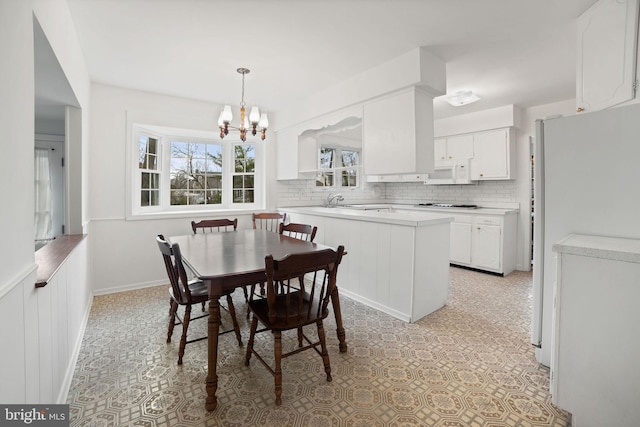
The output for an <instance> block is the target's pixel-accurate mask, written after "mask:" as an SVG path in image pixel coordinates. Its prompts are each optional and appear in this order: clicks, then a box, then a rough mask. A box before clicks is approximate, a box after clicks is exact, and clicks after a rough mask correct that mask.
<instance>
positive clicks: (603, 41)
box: [576, 0, 638, 112]
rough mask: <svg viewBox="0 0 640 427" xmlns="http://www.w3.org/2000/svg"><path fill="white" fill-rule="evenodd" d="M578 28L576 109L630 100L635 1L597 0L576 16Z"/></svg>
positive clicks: (636, 19)
mask: <svg viewBox="0 0 640 427" xmlns="http://www.w3.org/2000/svg"><path fill="white" fill-rule="evenodd" d="M577 30H578V34H577V48H578V51H577V55H576V60H577V76H576V104H577V109H578V111H579V112H580V111H593V110H599V109H603V108H607V107H611V106H612V105H616V104H620V103H622V102H625V101H628V100H630V99H633V98H634V97H635V89H634V83H635V81H636V69H635V67H636V36H637V32H638V0H600V1H599V2H597V3H596V4H595V5H593V6H592V7H591V8H590V9H589V10H587V11H586V12H585V13H583V14H582V15H581V16H580V17H579V18H578V21H577Z"/></svg>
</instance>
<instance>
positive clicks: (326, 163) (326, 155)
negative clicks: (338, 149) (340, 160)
mask: <svg viewBox="0 0 640 427" xmlns="http://www.w3.org/2000/svg"><path fill="white" fill-rule="evenodd" d="M334 152H335V150H334V149H333V148H326V147H322V148H320V169H329V168H332V167H333V156H334Z"/></svg>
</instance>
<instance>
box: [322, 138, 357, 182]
mask: <svg viewBox="0 0 640 427" xmlns="http://www.w3.org/2000/svg"><path fill="white" fill-rule="evenodd" d="M318 163H319V164H318V170H319V171H318V175H317V177H316V187H357V186H358V182H359V173H358V170H359V168H360V151H359V150H354V149H353V148H341V147H338V148H332V147H320V151H319V155H318ZM336 177H337V179H336Z"/></svg>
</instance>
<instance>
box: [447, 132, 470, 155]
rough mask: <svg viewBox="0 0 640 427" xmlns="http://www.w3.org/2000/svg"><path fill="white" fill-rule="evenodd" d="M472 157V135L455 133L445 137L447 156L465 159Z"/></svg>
mask: <svg viewBox="0 0 640 427" xmlns="http://www.w3.org/2000/svg"><path fill="white" fill-rule="evenodd" d="M472 157H473V135H472V134H468V135H457V136H450V137H449V138H447V158H448V159H449V160H466V159H470V158H472Z"/></svg>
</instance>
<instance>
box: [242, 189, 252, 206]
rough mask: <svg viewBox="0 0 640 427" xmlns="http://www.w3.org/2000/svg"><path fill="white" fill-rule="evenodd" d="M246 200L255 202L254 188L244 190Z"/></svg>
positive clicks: (246, 201)
mask: <svg viewBox="0 0 640 427" xmlns="http://www.w3.org/2000/svg"><path fill="white" fill-rule="evenodd" d="M244 202H245V203H253V190H246V191H245V192H244Z"/></svg>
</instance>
